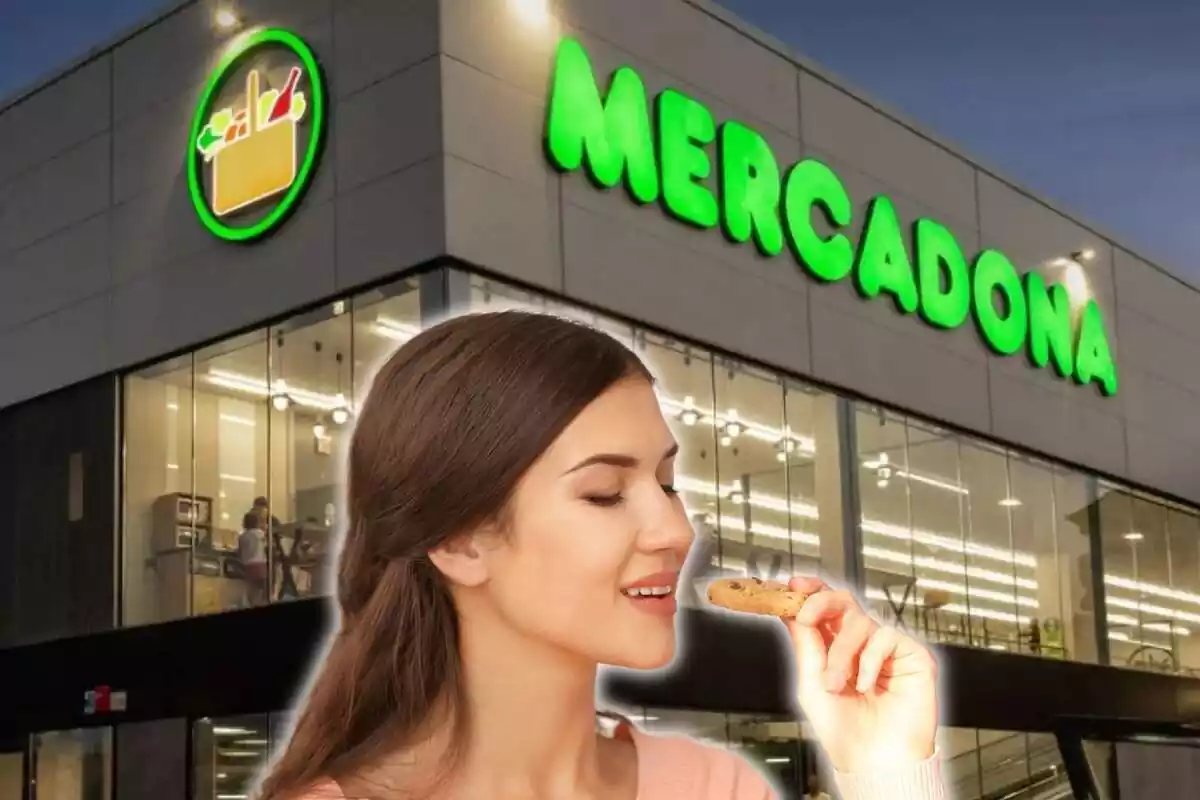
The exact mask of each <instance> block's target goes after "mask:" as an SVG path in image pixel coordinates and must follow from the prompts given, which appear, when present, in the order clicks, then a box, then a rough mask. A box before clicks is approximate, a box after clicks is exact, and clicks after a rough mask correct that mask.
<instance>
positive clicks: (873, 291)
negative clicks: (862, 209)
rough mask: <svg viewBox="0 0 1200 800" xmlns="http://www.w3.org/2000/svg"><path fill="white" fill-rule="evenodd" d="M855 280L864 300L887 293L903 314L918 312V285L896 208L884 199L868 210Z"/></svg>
mask: <svg viewBox="0 0 1200 800" xmlns="http://www.w3.org/2000/svg"><path fill="white" fill-rule="evenodd" d="M854 278H855V285H856V286H857V287H858V292H859V294H861V295H862V296H863V297H865V298H868V299H870V298H873V297H878V296H879V293H880V292H887V293H888V294H890V295H892V297H893V299H894V300H895V301H896V308H897V310H899V311H900V312H901V313H904V314H911V313H912V312H914V311H916V310H917V284H916V281H915V280H913V270H912V264H911V263H910V262H909V260H908V251H906V250H905V249H904V239H903V237H902V236H901V235H900V222H899V221H898V220H897V219H896V208H895V206H893V205H892V201H891V200H888V199H887V198H886V197H883V196H882V195H881V196H879V197H876V198H875V199H874V200H872V201H871V205H870V207H869V208H868V209H867V221H866V224H865V226H864V229H863V234H862V240H861V241H860V242H859V243H858V257H857V259H856V263H855V270H854Z"/></svg>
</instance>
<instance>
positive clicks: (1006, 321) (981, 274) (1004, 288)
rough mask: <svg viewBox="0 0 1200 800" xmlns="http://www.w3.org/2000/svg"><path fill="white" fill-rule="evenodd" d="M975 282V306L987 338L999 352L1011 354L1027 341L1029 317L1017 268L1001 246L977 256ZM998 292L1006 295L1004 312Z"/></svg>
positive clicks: (978, 321)
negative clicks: (1000, 309)
mask: <svg viewBox="0 0 1200 800" xmlns="http://www.w3.org/2000/svg"><path fill="white" fill-rule="evenodd" d="M973 284H974V285H973V286H972V293H973V294H974V298H973V300H974V302H973V304H972V306H973V308H974V311H975V322H976V324H977V325H979V330H980V332H981V333H982V334H983V340H984V341H985V342H987V343H988V345H989V346H990V347H991V348H992V350H994V351H995V352H996V353H998V354H999V355H1002V356H1011V355H1012V354H1013V353H1015V352H1017V351H1018V350H1020V349H1021V345H1023V344H1024V343H1025V331H1026V320H1027V319H1028V314H1027V310H1026V308H1025V294H1024V292H1023V291H1022V290H1021V278H1020V276H1019V275H1017V270H1016V268H1015V267H1013V265H1012V263H1011V262H1009V260H1008V258H1007V257H1006V256H1005V255H1004V254H1003V253H1001V252H1000V251H999V250H984V251H983V252H982V253H980V254H979V257H978V258H976V259H975V275H974V279H973ZM997 292H999V293H1000V294H1001V295H1002V296H1003V300H1004V305H1005V311H1006V312H1007V313H1006V314H1005V315H1004V316H1001V312H1000V311H999V310H997V309H996V293H997Z"/></svg>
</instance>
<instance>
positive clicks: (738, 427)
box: [723, 408, 746, 439]
mask: <svg viewBox="0 0 1200 800" xmlns="http://www.w3.org/2000/svg"><path fill="white" fill-rule="evenodd" d="M725 419H727V420H728V422H726V423H725V427H724V429H723V430H724V431H725V435H726V436H728V437H730V438H731V439H736V438H737V437H739V436H741V435H742V431H744V430H745V429H746V426H745V425H743V424H742V423H741V421H739V420H738V412H737V409H735V408H731V409H729V412H728V413H727V414H726V415H725Z"/></svg>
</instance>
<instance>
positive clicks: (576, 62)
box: [545, 38, 658, 203]
mask: <svg viewBox="0 0 1200 800" xmlns="http://www.w3.org/2000/svg"><path fill="white" fill-rule="evenodd" d="M545 144H546V154H547V155H548V156H549V158H550V162H551V163H552V164H553V165H554V166H555V168H556V169H558V170H559V171H561V172H572V171H574V170H577V169H579V167H580V166H584V167H585V168H586V170H587V174H588V176H589V177H590V178H591V179H592V180H593V181H594V182H595V183H597V184H599V185H600V186H601V187H603V188H605V189H611V188H613V187H614V186H616V185H617V184H618V183H620V182H621V179H622V178H624V179H625V185H626V187H627V188H628V190H629V193H630V194H631V195H633V197H634V199H636V200H637V201H638V202H639V203H652V202H654V201H655V200H657V199H658V168H657V165H656V163H655V154H654V138H653V136H652V134H651V131H650V113H649V109H648V108H647V106H646V87H645V86H644V85H643V84H642V79H641V77H639V76H638V74H637V73H636V72H634V71H633V70H632V69H630V68H629V67H621V68H620V69H618V70H617V71H616V72H615V73H614V74H613V77H612V82H611V85H610V86H609V89H608V93H607V96H606V97H601V95H600V86H599V85H598V84H597V83H596V76H595V74H594V73H593V71H592V64H591V62H590V61H589V60H588V55H587V52H586V51H585V50H584V49H583V46H582V45H580V44H579V42H577V41H576V40H574V39H571V38H564V39H563V40H562V42H560V43H559V46H558V54H557V55H556V57H555V59H554V76H553V84H552V86H551V90H550V105H549V108H548V109H547V111H546V142H545Z"/></svg>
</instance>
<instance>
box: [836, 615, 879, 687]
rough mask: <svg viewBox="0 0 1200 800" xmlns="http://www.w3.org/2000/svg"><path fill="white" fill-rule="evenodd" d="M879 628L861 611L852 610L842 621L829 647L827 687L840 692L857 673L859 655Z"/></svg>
mask: <svg viewBox="0 0 1200 800" xmlns="http://www.w3.org/2000/svg"><path fill="white" fill-rule="evenodd" d="M878 628H879V625H878V623H876V622H875V620H873V619H871V618H870V617H868V616H867V615H866V614H863V613H862V612H861V611H851V612H850V613H848V614H847V615H846V616H845V617H844V619H843V622H842V629H841V630H840V631H838V634H837V637H836V638H835V639H834V640H833V644H832V645H830V647H829V657H828V660H827V663H826V665H825V688H826V689H828V690H829V691H831V692H840V691H842V690H843V689H845V688H846V684H847V683H848V682H849V681H850V677H851V676H852V675H853V674H854V673H855V670H856V668H857V662H858V655H859V653H861V652H862V651H863V648H864V647H866V645H867V642H868V641H869V640H870V639H871V636H872V635H873V634H874V633H875V631H876V630H877V629H878Z"/></svg>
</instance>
